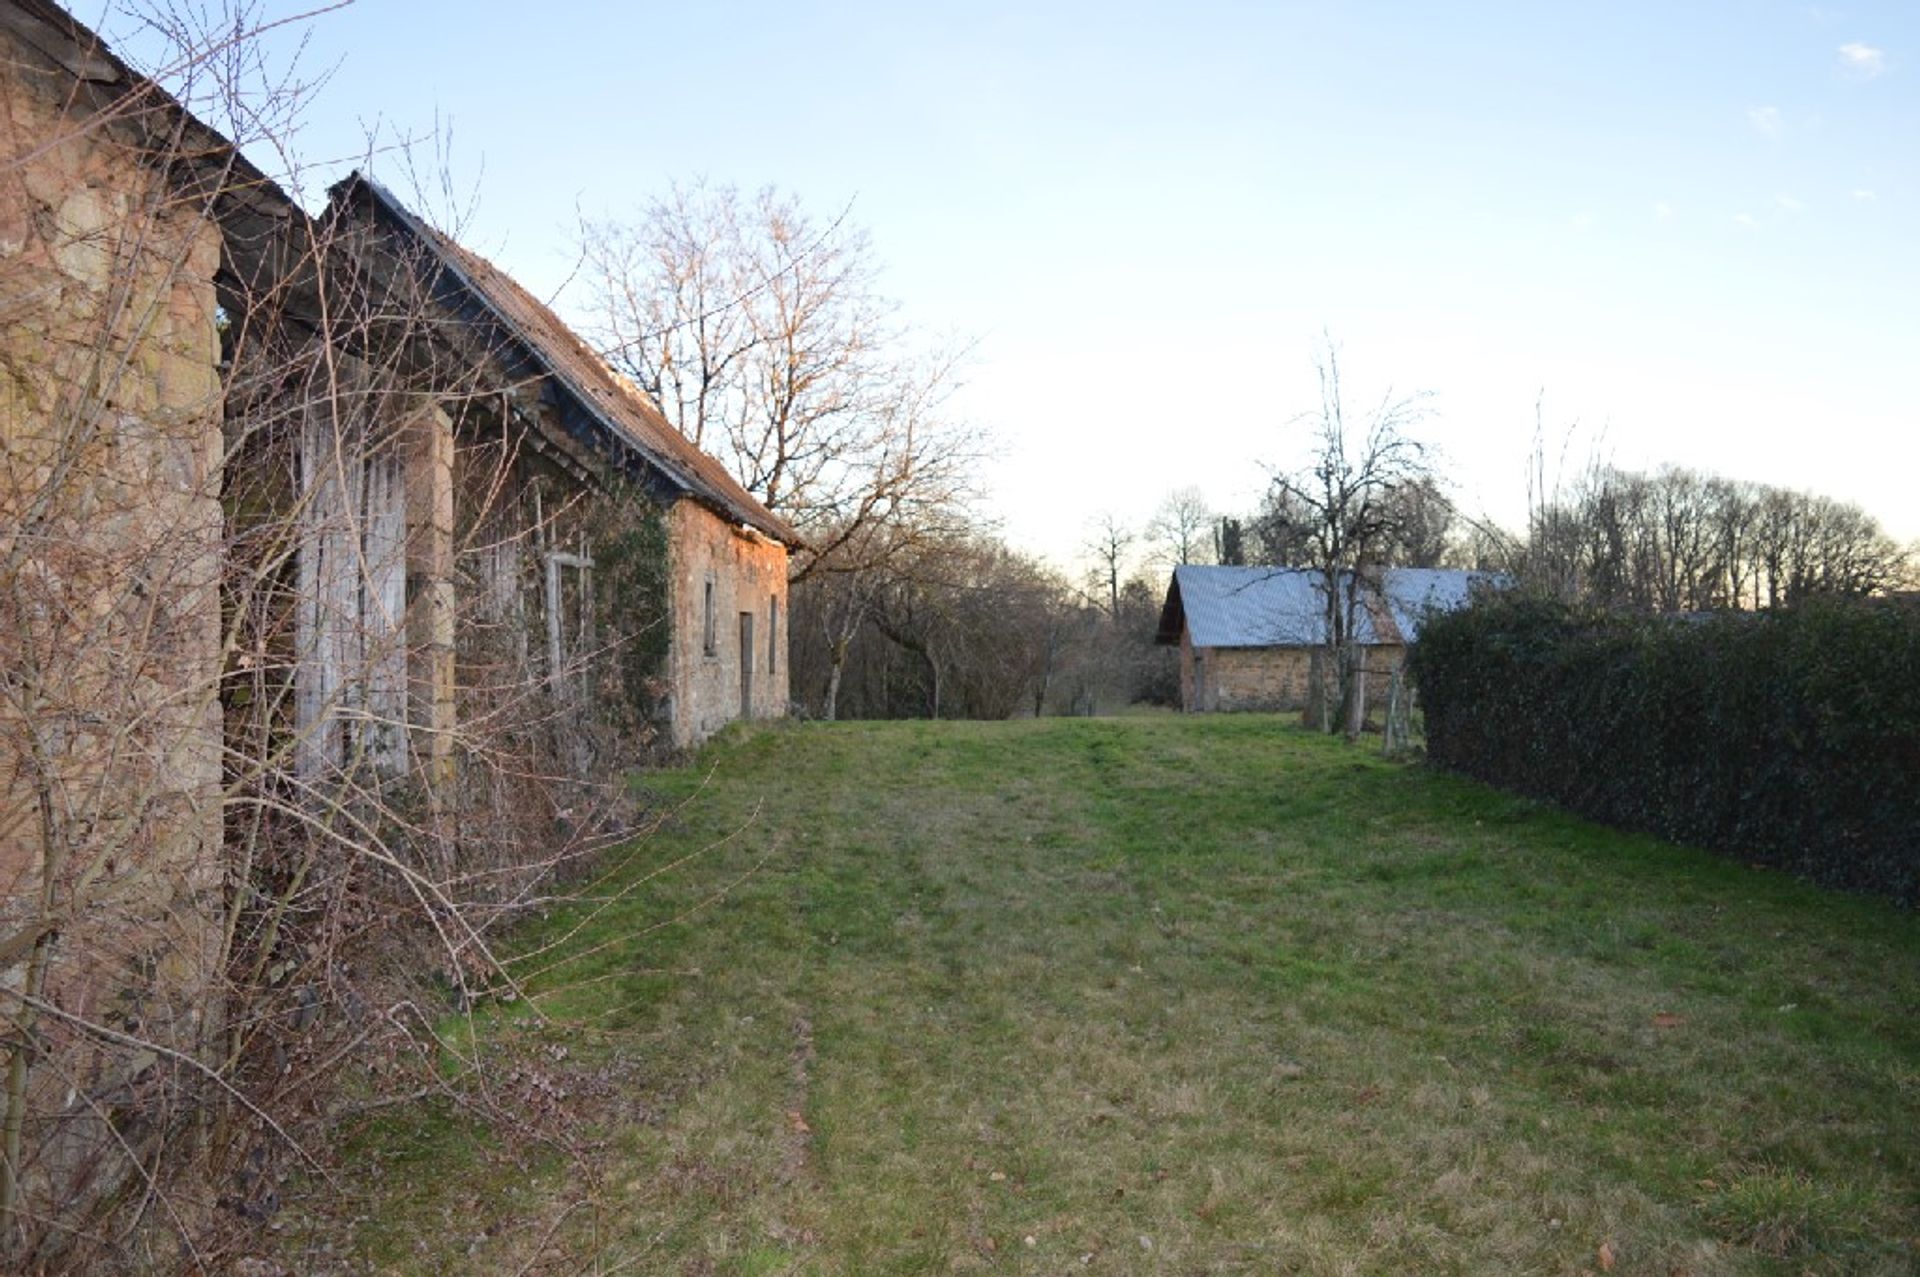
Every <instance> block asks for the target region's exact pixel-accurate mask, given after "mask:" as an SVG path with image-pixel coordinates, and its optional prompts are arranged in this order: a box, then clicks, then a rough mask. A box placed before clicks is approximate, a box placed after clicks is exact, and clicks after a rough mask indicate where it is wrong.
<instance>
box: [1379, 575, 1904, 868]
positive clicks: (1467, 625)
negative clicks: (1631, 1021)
mask: <svg viewBox="0 0 1920 1277" xmlns="http://www.w3.org/2000/svg"><path fill="white" fill-rule="evenodd" d="M1412 659H1413V674H1414V678H1415V679H1416V681H1417V683H1418V685H1419V689H1420V695H1421V698H1422V701H1423V703H1424V705H1425V708H1426V731H1427V748H1428V751H1429V754H1430V756H1431V757H1432V758H1433V759H1434V761H1436V762H1438V763H1440V764H1441V765H1443V766H1446V767H1450V768H1453V769H1455V770H1458V771H1462V772H1466V773H1468V774H1469V775H1473V776H1477V777H1480V778H1481V779H1483V780H1487V781H1490V782H1492V783H1494V784H1496V785H1500V786H1502V787H1504V788H1508V789H1513V790H1517V791H1519V792H1522V793H1527V794H1532V795H1535V796H1538V797H1541V798H1547V799H1551V800H1552V801H1554V802H1557V803H1561V804H1563V805H1564V806H1566V807H1569V808H1571V809H1572V810H1574V811H1577V812H1581V813H1584V814H1586V815H1589V816H1592V817H1594V818H1595V819H1599V820H1604V821H1607V822H1609V823H1612V824H1618V825H1622V826H1626V827H1628V828H1634V829H1643V830H1649V831H1652V832H1655V833H1659V834H1662V835H1665V836H1668V837H1672V838H1677V839H1681V840H1684V841H1687V842H1692V843H1696V844H1700V845H1703V846H1709V847H1714V848H1717V849H1719V850H1721V851H1724V852H1726V853H1728V854H1730V855H1733V856H1736V857H1738V858H1740V859H1741V860H1745V861H1749V862H1752V863H1757V864H1767V865H1773V866H1776V867H1779V868H1782V869H1786V870H1788V871H1790V872H1792V873H1796V874H1800V875H1803V876H1805V877H1807V878H1810V879H1812V880H1814V881H1817V882H1822V883H1826V884H1829V885H1832V886H1837V887H1844V888H1848V889H1852V890H1862V891H1874V892H1879V893H1882V894H1885V895H1888V896H1891V897H1893V898H1894V899H1896V900H1902V901H1906V902H1909V903H1912V902H1914V901H1915V900H1917V899H1920V843H1916V841H1915V833H1916V831H1920V608H1916V607H1913V606H1910V605H1901V604H1897V603H1891V602H1885V601H1865V602H1861V601H1854V602H1845V601H1831V600H1830V601H1825V602H1817V601H1816V602H1810V603H1807V604H1803V605H1801V606H1798V607H1793V608H1784V609H1771V610H1768V611H1766V612H1762V613H1744V614H1743V613H1727V614H1722V615H1719V616H1713V617H1699V618H1672V617H1664V618H1660V617H1656V618H1639V617H1625V616H1620V615H1617V614H1604V613H1597V612H1593V611H1582V610H1578V609H1574V608H1571V607H1568V606H1566V605H1563V604H1560V603H1556V602H1545V601H1541V600H1539V599H1538V598H1531V597H1514V598H1507V599H1498V600H1486V601H1483V602H1482V603H1481V604H1480V605H1479V606H1476V607H1474V608H1471V609H1468V610H1466V611H1464V612H1459V613H1455V614H1452V615H1449V616H1443V617H1436V618H1434V619H1433V620H1431V621H1430V622H1429V623H1428V625H1427V627H1426V628H1425V629H1424V630H1423V631H1422V633H1421V639H1420V643H1419V645H1418V646H1417V647H1416V648H1415V649H1414V653H1413V658H1412Z"/></svg>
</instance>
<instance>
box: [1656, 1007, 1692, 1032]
mask: <svg viewBox="0 0 1920 1277" xmlns="http://www.w3.org/2000/svg"><path fill="white" fill-rule="evenodd" d="M1686 1022H1687V1017H1686V1016H1684V1015H1675V1014H1674V1013H1673V1012H1671V1011H1662V1012H1660V1013H1659V1014H1658V1015H1656V1016H1654V1017H1653V1027H1654V1028H1656V1029H1677V1028H1679V1027H1680V1026H1681V1025H1683V1024H1685V1023H1686Z"/></svg>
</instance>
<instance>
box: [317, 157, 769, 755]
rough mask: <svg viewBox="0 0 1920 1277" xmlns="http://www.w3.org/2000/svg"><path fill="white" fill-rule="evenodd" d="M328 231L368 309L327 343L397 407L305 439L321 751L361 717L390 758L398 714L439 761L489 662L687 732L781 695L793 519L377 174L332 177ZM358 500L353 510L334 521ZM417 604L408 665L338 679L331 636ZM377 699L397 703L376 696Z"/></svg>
mask: <svg viewBox="0 0 1920 1277" xmlns="http://www.w3.org/2000/svg"><path fill="white" fill-rule="evenodd" d="M318 238H319V240H320V242H321V243H323V244H324V245H325V246H326V247H325V249H324V251H323V254H322V256H323V257H324V258H325V260H326V261H327V263H328V266H327V269H326V272H325V273H326V274H327V275H328V276H329V277H330V278H331V279H333V280H334V281H335V283H334V291H335V295H336V297H338V298H341V299H351V300H348V301H346V302H345V303H344V304H345V305H346V306H347V307H348V308H349V309H350V310H351V311H353V312H355V313H354V314H353V315H352V317H351V318H350V319H349V320H348V322H346V323H345V324H344V325H343V324H342V321H341V317H340V316H339V315H335V316H334V318H333V321H332V331H331V341H330V345H331V346H333V347H335V348H339V347H346V348H348V351H349V353H348V354H343V353H342V352H341V351H340V350H339V349H335V350H333V351H332V352H330V353H329V359H330V361H331V362H333V363H334V364H335V365H340V364H342V363H343V362H349V361H350V362H352V364H353V368H354V371H353V376H352V378H350V380H355V381H356V382H357V384H360V385H363V386H365V387H366V388H367V390H368V397H369V401H370V403H371V402H375V401H377V403H378V407H376V408H374V409H372V411H371V414H370V415H372V416H373V417H376V418H380V419H382V422H381V424H379V425H375V426H373V427H372V429H371V431H370V432H369V431H368V430H362V429H348V430H345V431H343V430H341V429H340V428H339V418H340V416H341V414H340V413H339V412H338V411H337V410H334V409H330V410H329V411H328V412H327V413H325V414H323V418H324V419H323V420H321V421H320V422H319V426H318V429H315V428H314V425H315V423H314V421H313V420H312V414H309V421H308V423H307V435H306V437H305V438H304V439H303V441H302V453H303V456H305V457H306V458H307V459H306V460H304V461H303V462H302V463H301V467H302V475H303V476H304V477H303V479H302V483H303V484H304V485H305V488H306V492H305V503H304V506H303V508H304V510H305V511H306V515H307V518H308V520H309V523H310V524H311V525H312V533H311V535H309V537H308V538H307V543H306V544H304V545H303V546H302V549H301V555H302V572H303V574H304V580H303V584H302V588H301V589H300V590H299V591H298V601H297V606H299V607H301V608H302V609H303V617H304V618H306V619H305V620H304V622H303V625H302V632H301V636H300V640H299V650H300V653H301V660H300V664H299V673H298V678H299V681H300V683H301V688H300V691H299V693H298V695H297V696H296V704H297V706H298V709H299V713H300V715H301V717H302V723H301V740H302V748H303V749H305V750H306V751H307V752H308V753H309V754H310V755H312V756H313V761H314V763H315V764H316V765H317V766H319V767H321V768H323V769H324V768H325V767H328V766H331V765H335V764H337V763H339V762H341V761H342V760H344V759H345V758H346V757H347V753H348V751H350V750H351V748H352V746H353V742H352V741H350V740H349V739H348V737H349V736H350V734H351V728H352V726H353V725H354V724H355V723H358V724H364V725H366V726H367V727H368V728H369V729H370V730H372V731H373V732H374V733H375V734H376V736H378V735H379V734H380V733H381V732H383V731H385V732H386V736H387V739H383V740H379V741H376V742H375V743H374V745H373V746H372V747H373V748H375V749H384V750H387V751H388V752H390V753H391V754H393V756H394V757H393V761H394V762H395V764H396V765H397V764H398V763H399V761H400V759H399V754H400V752H401V750H402V746H401V745H400V744H399V743H398V742H397V741H396V740H394V739H392V738H393V737H394V736H395V735H396V733H395V732H394V731H392V730H390V729H391V728H395V727H399V726H408V727H419V726H423V725H424V726H427V727H428V728H429V729H430V730H428V731H427V732H426V733H424V734H422V735H423V739H422V740H416V741H413V742H411V743H410V745H409V746H407V747H405V752H407V753H409V754H411V755H412V756H414V757H415V758H420V757H423V756H427V757H429V760H431V755H433V754H434V753H435V751H436V748H437V747H438V746H437V742H438V741H439V740H441V739H442V738H443V737H444V736H446V735H447V734H448V733H449V729H452V728H453V727H454V726H455V724H456V723H457V720H458V716H459V710H458V708H457V702H458V701H459V700H460V699H461V697H460V696H456V695H455V689H458V688H465V689H466V690H467V692H470V691H471V690H472V686H473V685H478V684H484V683H486V682H487V681H488V677H487V676H488V675H489V674H491V675H493V676H494V677H495V680H496V681H498V679H499V678H500V677H501V676H505V677H507V678H508V679H510V680H522V681H528V682H531V681H535V680H544V682H545V683H546V685H547V690H548V691H549V692H551V693H554V694H555V695H554V696H553V697H552V700H553V701H554V702H555V704H556V705H558V706H559V707H560V709H561V710H564V709H565V708H566V707H567V706H568V705H569V704H570V703H572V702H575V701H578V700H580V699H581V698H585V697H593V696H598V695H604V694H606V690H607V689H608V688H610V687H611V688H615V689H617V696H618V698H619V699H621V700H623V701H624V702H626V703H627V705H628V708H629V710H630V718H631V721H630V722H629V723H627V724H626V726H628V727H629V728H630V729H633V730H641V729H646V730H653V731H657V732H659V733H660V734H661V735H663V736H664V738H665V739H666V741H667V742H668V743H671V744H672V745H675V746H688V745H691V744H694V743H697V742H698V741H699V740H701V739H703V738H704V737H706V736H708V735H710V734H711V733H712V732H714V731H716V730H718V729H719V728H720V727H722V726H724V725H726V724H727V723H729V722H732V721H733V720H735V719H740V718H769V717H777V716H779V715H782V714H784V713H785V710H786V706H787V702H788V672H787V660H786V649H787V606H786V603H787V556H788V551H789V549H790V548H792V547H795V546H797V545H798V544H799V541H798V538H797V537H796V535H795V533H794V532H793V530H792V529H791V528H790V527H789V526H788V525H787V524H786V523H785V521H784V520H782V519H780V518H779V517H778V516H777V515H775V514H773V513H772V512H771V511H769V510H768V509H767V508H766V507H765V506H764V505H763V504H761V502H759V501H758V500H757V499H755V498H754V497H753V496H752V495H751V494H749V493H748V492H747V491H746V490H745V489H744V488H743V487H742V486H741V485H740V484H739V483H738V482H736V481H735V480H734V478H733V477H732V476H731V475H730V474H728V473H727V471H726V470H725V468H724V467H722V466H721V465H720V464H719V462H717V461H715V460H714V459H713V458H712V457H709V456H707V455H706V454H705V453H703V452H701V451H700V450H699V449H697V448H695V447H694V446H693V445H692V444H691V443H690V442H689V441H688V440H687V439H686V438H685V437H684V436H682V435H681V434H680V433H679V432H678V431H676V430H675V429H674V428H673V427H672V426H671V425H670V424H669V423H668V422H667V420H666V419H665V418H664V417H663V416H662V415H661V414H660V412H659V410H658V409H657V408H656V407H655V406H654V404H653V403H652V402H651V401H650V400H649V399H648V398H647V397H646V396H645V395H644V394H643V393H642V392H640V391H639V390H638V389H636V388H634V387H633V386H631V385H630V384H628V383H627V382H625V381H624V380H622V379H621V378H619V377H618V376H616V375H615V374H614V373H613V372H612V371H611V369H609V367H608V366H607V365H606V363H605V362H604V361H603V360H602V359H601V358H600V357H599V356H598V355H597V354H596V353H595V352H594V351H593V350H592V349H591V348H590V347H589V346H588V345H587V344H586V343H585V342H584V341H582V340H581V339H580V338H579V337H578V336H577V335H576V334H574V333H573V332H572V331H571V330H570V329H569V328H568V327H567V326H566V325H565V324H564V323H562V322H561V320H560V319H559V318H558V317H557V316H555V315H554V313H553V312H552V311H551V310H550V309H549V308H548V307H547V306H545V305H544V304H542V303H541V302H540V301H538V300H537V299H535V298H534V297H533V296H532V295H531V294H530V293H528V292H527V291H526V290H525V289H524V288H522V287H521V286H520V285H519V284H518V283H516V282H515V281H514V280H513V279H511V278H510V277H509V276H508V275H506V274H505V273H504V272H502V271H501V270H499V269H498V268H496V267H495V266H493V265H492V264H491V263H490V262H488V261H487V260H485V259H484V258H482V257H480V256H478V255H476V254H474V253H472V252H470V251H468V250H467V249H465V248H463V247H462V246H460V245H459V244H458V243H456V242H455V241H454V240H453V239H452V238H450V237H448V236H447V235H445V234H443V233H441V232H440V231H438V230H436V229H434V228H433V227H431V226H429V225H428V224H426V223H425V222H424V221H423V220H421V219H420V218H418V217H417V216H415V215H414V214H413V213H412V212H411V211H410V210H409V209H408V208H407V207H406V206H405V205H404V204H403V203H402V202H401V201H400V200H398V199H397V198H395V197H394V196H393V195H392V194H391V193H390V192H388V191H387V190H386V189H384V188H383V187H382V186H381V185H379V184H378V183H376V182H374V181H372V180H370V179H367V178H365V177H363V176H360V175H358V174H356V175H354V176H353V177H351V178H349V179H347V180H346V181H344V182H342V183H341V184H340V185H338V186H337V187H335V188H334V190H333V192H332V200H331V204H330V207H329V209H328V211H327V213H326V214H325V215H324V216H323V218H322V219H321V222H320V230H319V235H318ZM343 280H350V281H351V283H350V285H347V286H343V285H342V283H341V282H340V281H343ZM343 338H344V340H343ZM315 398H319V399H322V400H328V401H334V402H337V400H338V396H319V397H315ZM343 463H350V464H347V465H344V468H343ZM348 471H350V472H351V477H350V478H349V479H348V481H347V482H345V483H344V484H335V483H334V480H333V475H334V474H335V473H346V472H348ZM329 484H333V486H334V488H336V489H337V491H330V490H329ZM342 505H344V506H346V507H352V508H351V509H350V510H349V511H347V513H348V514H349V515H350V517H345V518H337V517H332V516H334V515H336V514H338V513H340V512H339V511H336V510H335V509H334V508H333V507H336V506H342ZM382 527H385V528H389V529H391V534H390V535H388V536H386V537H385V538H384V539H383V538H381V537H380V536H378V535H376V533H377V530H378V529H380V528H382ZM333 528H337V529H339V536H338V537H333V538H332V539H333V540H334V541H336V542H338V544H335V545H332V546H331V547H330V544H329V538H330V535H331V534H330V531H329V530H330V529H333ZM370 541H371V542H378V543H379V545H380V546H381V547H383V550H384V552H380V553H369V549H368V547H369V544H370ZM348 578H358V579H348ZM382 600H387V601H388V602H385V603H382V602H381V601H382ZM402 618H404V620H405V624H406V625H407V626H408V627H409V628H410V630H411V634H410V635H408V636H400V635H398V634H396V636H395V637H396V642H395V643H394V645H393V646H394V650H395V651H396V653H397V652H399V651H400V650H402V649H404V650H405V651H407V652H408V653H410V658H409V659H408V661H407V662H406V663H407V664H409V665H410V666H411V668H410V669H409V670H407V671H406V672H405V673H404V674H403V673H402V671H401V669H400V665H401V663H402V662H401V659H400V658H399V657H398V656H397V655H396V657H395V659H394V669H393V673H392V675H391V676H390V677H388V678H386V679H385V680H384V682H383V681H382V680H381V679H380V678H379V677H378V675H377V672H376V673H375V674H374V675H373V677H371V678H370V679H368V680H367V681H368V682H369V683H370V684H371V685H369V686H366V687H363V688H359V689H347V688H343V687H341V686H340V685H339V680H338V679H337V678H336V677H335V676H334V674H333V672H331V671H330V670H329V669H328V668H326V660H327V657H328V655H329V653H334V652H338V651H339V650H341V647H342V642H345V643H346V644H347V645H349V646H351V645H352V644H353V643H362V644H364V643H365V642H366V641H367V636H368V635H369V634H375V635H377V633H378V631H379V630H380V629H381V628H382V626H383V625H387V626H391V627H396V628H397V627H398V626H399V625H400V624H401V620H402ZM330 628H331V629H336V630H338V632H339V635H340V638H339V639H338V640H336V639H335V638H334V637H331V636H330V634H329V630H330ZM436 631H437V632H438V634H437V637H436ZM436 653H438V656H437V657H436V655H435V654H436ZM436 660H437V664H436ZM347 664H349V665H356V666H357V667H358V668H363V669H369V670H371V669H374V668H375V666H377V662H375V663H374V665H372V666H370V665H367V664H366V663H365V662H364V661H362V662H358V663H356V662H352V661H349V662H347ZM596 668H598V674H599V675H601V676H602V677H599V678H598V681H595V677H594V675H595V672H596ZM607 669H611V670H613V671H614V677H613V679H612V681H611V682H609V681H608V680H607V679H606V678H605V677H604V675H605V673H606V670H607ZM402 689H405V699H406V700H407V702H408V703H407V705H406V706H405V707H404V708H403V707H402V706H401V704H400V702H401V700H402ZM383 694H384V695H385V696H386V697H387V699H388V700H390V701H391V702H392V704H391V705H389V706H387V707H385V708H384V709H372V710H369V707H368V702H369V701H371V700H373V699H375V698H377V697H379V696H381V695H383ZM463 694H465V693H463ZM601 708H604V707H601ZM330 714H333V715H336V716H338V717H339V718H340V722H341V730H340V731H337V732H332V733H329V732H328V731H327V730H326V727H325V720H326V719H327V716H328V715H330Z"/></svg>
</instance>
